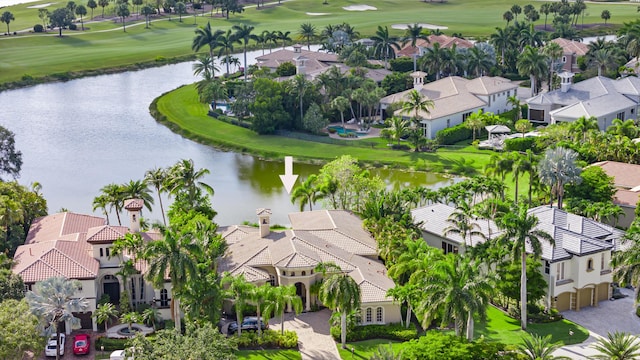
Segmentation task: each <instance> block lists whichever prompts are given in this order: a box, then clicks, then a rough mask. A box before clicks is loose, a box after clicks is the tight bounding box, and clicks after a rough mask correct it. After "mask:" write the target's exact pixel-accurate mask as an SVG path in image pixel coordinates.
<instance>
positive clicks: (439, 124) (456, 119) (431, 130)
mask: <svg viewBox="0 0 640 360" xmlns="http://www.w3.org/2000/svg"><path fill="white" fill-rule="evenodd" d="M482 108H483V107H476V108H473V109H469V110H465V111H462V112H458V113H455V114H451V115H448V116H444V117H441V118H437V119H432V120H422V121H420V123H422V124H427V126H428V128H427V129H426V131H425V137H426V138H427V139H435V138H436V134H437V133H438V131H440V130H443V129H446V128H447V120H449V126H448V127H452V126H455V125H458V124H462V115H463V114H466V113H468V112H472V113H474V112H476V111H478V110H480V109H482Z"/></svg>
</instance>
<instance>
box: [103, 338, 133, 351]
mask: <svg viewBox="0 0 640 360" xmlns="http://www.w3.org/2000/svg"><path fill="white" fill-rule="evenodd" d="M128 340H129V339H110V338H108V337H103V336H99V337H98V338H97V339H96V340H95V344H96V345H95V347H96V350H100V349H101V346H104V351H115V350H122V349H124V348H125V344H126V343H127V341H128Z"/></svg>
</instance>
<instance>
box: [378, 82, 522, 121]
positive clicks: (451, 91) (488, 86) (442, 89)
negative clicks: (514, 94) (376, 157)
mask: <svg viewBox="0 0 640 360" xmlns="http://www.w3.org/2000/svg"><path fill="white" fill-rule="evenodd" d="M517 87H518V86H517V85H515V84H513V83H511V81H510V80H508V79H505V78H501V77H488V76H483V77H482V78H477V79H473V80H468V79H465V78H462V77H459V76H449V77H446V78H444V79H440V80H437V81H434V82H430V83H427V84H424V85H423V86H422V88H420V89H418V91H419V92H420V93H421V94H422V96H424V97H426V98H428V99H431V100H432V101H433V104H434V106H433V108H432V109H429V113H425V112H423V111H421V112H419V113H418V116H419V117H420V118H422V119H424V120H433V119H439V118H442V117H446V116H450V115H452V114H456V113H460V112H465V111H471V110H475V109H477V108H481V107H483V106H486V105H487V103H486V102H485V101H484V100H482V99H480V98H479V97H478V96H477V95H488V94H494V93H498V92H502V91H507V90H511V89H516V88H517ZM412 90H414V89H409V90H406V91H402V92H399V93H396V94H391V95H388V96H385V97H383V98H382V99H381V100H380V103H382V104H387V105H389V104H393V103H401V102H404V101H407V100H408V96H409V93H410V92H411V91H412ZM395 114H396V115H403V113H402V109H399V110H397V111H396V112H395ZM405 115H406V114H405ZM411 116H413V114H412V115H411Z"/></svg>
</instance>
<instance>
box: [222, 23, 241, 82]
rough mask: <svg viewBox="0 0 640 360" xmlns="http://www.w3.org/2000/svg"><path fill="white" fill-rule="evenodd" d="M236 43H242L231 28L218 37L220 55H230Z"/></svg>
mask: <svg viewBox="0 0 640 360" xmlns="http://www.w3.org/2000/svg"><path fill="white" fill-rule="evenodd" d="M235 43H238V44H240V41H239V40H238V39H236V38H235V35H234V33H233V31H232V30H231V29H228V30H227V32H226V33H225V34H222V35H220V37H218V54H217V55H218V57H221V56H222V55H225V56H229V54H231V52H232V51H233V44H235ZM227 75H229V63H227Z"/></svg>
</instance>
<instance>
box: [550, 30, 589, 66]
mask: <svg viewBox="0 0 640 360" xmlns="http://www.w3.org/2000/svg"><path fill="white" fill-rule="evenodd" d="M551 42H554V43H556V44H558V45H560V47H561V48H562V59H561V60H562V69H563V70H564V71H568V72H572V73H579V72H580V67H579V66H578V58H579V57H580V56H585V55H586V54H587V52H588V51H589V47H588V46H587V45H586V44H584V43H581V42H580V41H575V40H568V39H563V38H556V39H553V40H551Z"/></svg>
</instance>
